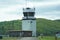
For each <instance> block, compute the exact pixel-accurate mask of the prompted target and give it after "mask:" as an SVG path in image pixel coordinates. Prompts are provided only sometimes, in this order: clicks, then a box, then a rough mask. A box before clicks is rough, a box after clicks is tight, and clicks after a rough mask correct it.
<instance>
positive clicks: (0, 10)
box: [0, 0, 60, 21]
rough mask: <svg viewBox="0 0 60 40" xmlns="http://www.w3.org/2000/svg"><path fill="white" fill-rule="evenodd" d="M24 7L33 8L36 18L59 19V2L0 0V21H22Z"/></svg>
mask: <svg viewBox="0 0 60 40" xmlns="http://www.w3.org/2000/svg"><path fill="white" fill-rule="evenodd" d="M26 2H27V3H26ZM26 4H27V5H26ZM26 6H29V7H35V9H36V10H35V12H36V14H35V17H36V18H46V19H51V20H54V19H60V0H27V1H26V0H0V21H10V20H17V19H22V17H23V13H22V12H23V10H22V9H23V8H24V7H26Z"/></svg>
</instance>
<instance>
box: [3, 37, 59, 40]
mask: <svg viewBox="0 0 60 40" xmlns="http://www.w3.org/2000/svg"><path fill="white" fill-rule="evenodd" d="M20 38H21V37H3V39H2V40H17V39H20ZM37 40H56V39H55V37H54V36H43V37H41V36H39V37H38V39H37ZM57 40H60V38H57Z"/></svg>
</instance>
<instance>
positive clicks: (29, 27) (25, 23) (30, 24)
mask: <svg viewBox="0 0 60 40" xmlns="http://www.w3.org/2000/svg"><path fill="white" fill-rule="evenodd" d="M22 30H24V31H32V36H36V20H22Z"/></svg>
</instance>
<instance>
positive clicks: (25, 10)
mask: <svg viewBox="0 0 60 40" xmlns="http://www.w3.org/2000/svg"><path fill="white" fill-rule="evenodd" d="M23 12H35V8H29V7H27V8H23Z"/></svg>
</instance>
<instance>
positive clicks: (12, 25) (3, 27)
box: [0, 18, 60, 35]
mask: <svg viewBox="0 0 60 40" xmlns="http://www.w3.org/2000/svg"><path fill="white" fill-rule="evenodd" d="M36 22H37V33H39V34H40V33H43V34H46V35H54V34H55V33H56V32H58V31H60V22H58V21H56V20H48V19H43V18H37V20H36ZM21 27H22V21H21V20H13V21H5V22H0V34H5V33H6V32H8V30H21Z"/></svg>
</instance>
